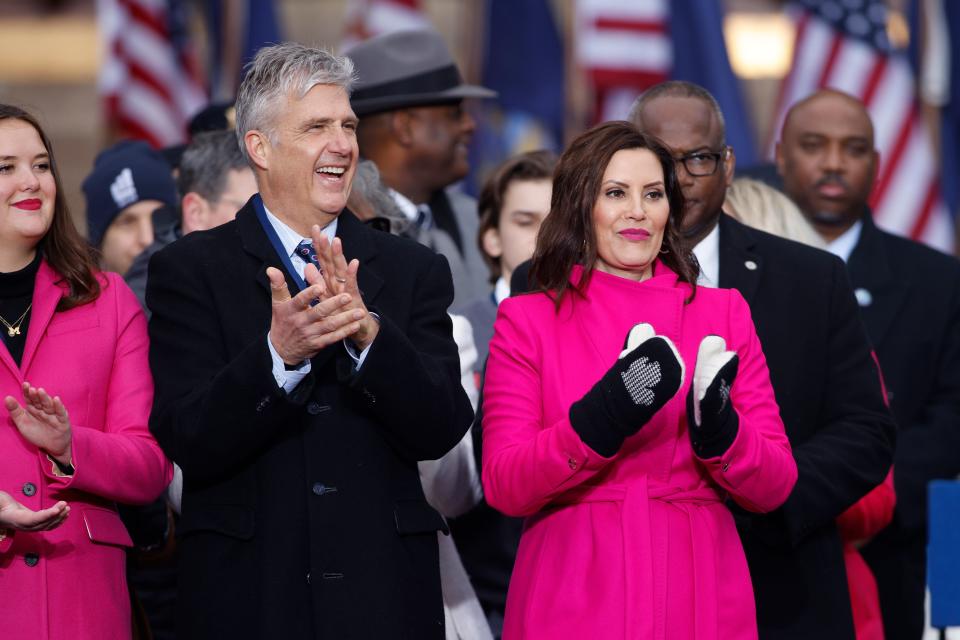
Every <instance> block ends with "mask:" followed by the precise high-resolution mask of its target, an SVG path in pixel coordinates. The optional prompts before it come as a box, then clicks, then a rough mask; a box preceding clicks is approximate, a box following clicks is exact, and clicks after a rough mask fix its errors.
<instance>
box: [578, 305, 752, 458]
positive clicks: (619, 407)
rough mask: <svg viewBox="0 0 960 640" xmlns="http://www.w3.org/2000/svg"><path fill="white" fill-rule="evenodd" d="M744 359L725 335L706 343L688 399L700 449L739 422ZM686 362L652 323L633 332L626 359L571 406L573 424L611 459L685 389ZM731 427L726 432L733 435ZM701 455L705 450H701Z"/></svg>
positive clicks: (709, 338) (624, 353) (692, 428)
mask: <svg viewBox="0 0 960 640" xmlns="http://www.w3.org/2000/svg"><path fill="white" fill-rule="evenodd" d="M738 367H739V358H738V356H737V354H736V353H735V352H733V351H727V348H726V341H725V340H724V339H723V338H721V337H719V336H713V335H711V336H706V337H704V338H703V340H702V341H701V343H700V348H699V350H698V352H697V362H696V367H695V369H694V374H693V383H692V384H691V385H690V392H689V394H688V396H687V422H688V425H689V427H690V435H691V439H692V440H694V443H693V444H694V449H700V447H699V446H698V445H699V444H700V442H701V441H702V440H704V439H709V438H710V437H712V436H714V435H715V434H717V433H719V432H721V431H724V429H725V427H728V421H729V420H731V414H732V415H733V417H732V419H733V420H735V419H736V415H735V414H733V413H732V409H731V403H730V388H731V386H732V385H733V381H734V379H735V378H736V375H737V369H738ZM683 379H684V363H683V359H682V358H681V357H680V353H679V351H678V350H677V348H676V347H675V346H674V344H673V342H672V341H671V340H670V339H669V338H668V337H666V336H660V335H657V334H656V332H655V331H654V329H653V327H652V326H651V325H649V324H647V323H641V324H638V325H636V326H634V327H633V328H632V329H631V330H630V332H629V333H628V334H627V337H626V340H625V342H624V348H623V351H622V352H621V353H620V357H619V358H618V359H617V361H616V362H615V363H614V364H613V366H612V367H610V369H609V370H608V371H607V373H606V374H604V376H603V377H602V378H601V379H600V380H599V381H598V382H597V383H596V384H595V385H594V386H593V388H591V389H590V390H589V391H588V392H587V393H586V394H585V395H584V396H583V397H582V398H581V399H580V400H578V401H576V402H575V403H573V405H572V406H571V407H570V422H571V424H572V425H573V427H574V429H575V430H576V431H577V432H578V433H579V434H580V436H581V437H582V438H583V439H584V441H585V442H586V443H587V444H588V445H589V446H590V447H591V448H593V449H594V451H596V452H597V453H599V454H601V455H603V456H605V457H609V456H612V455H613V454H614V453H616V452H617V451H618V450H619V449H620V446H621V445H622V444H623V441H624V440H625V439H626V438H628V437H630V436H632V435H633V434H635V433H637V432H638V431H639V430H640V429H641V428H642V427H643V426H644V425H645V424H646V423H647V422H649V421H650V419H651V418H653V416H654V415H655V414H656V413H657V411H659V410H660V409H661V408H662V407H663V406H664V405H665V404H666V403H667V401H669V400H670V398H672V397H673V396H674V395H676V393H677V391H679V390H680V387H681V386H682V384H683ZM730 428H735V426H733V427H729V428H727V429H726V430H727V431H729V429H730ZM698 453H699V451H698Z"/></svg>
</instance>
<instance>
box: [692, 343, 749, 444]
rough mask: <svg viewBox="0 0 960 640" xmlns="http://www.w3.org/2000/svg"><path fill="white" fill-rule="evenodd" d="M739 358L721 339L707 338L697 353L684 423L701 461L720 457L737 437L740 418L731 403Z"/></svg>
mask: <svg viewBox="0 0 960 640" xmlns="http://www.w3.org/2000/svg"><path fill="white" fill-rule="evenodd" d="M739 365H740V358H739V356H737V354H736V353H735V352H733V351H727V342H726V340H724V339H723V338H721V337H720V336H706V337H705V338H704V339H703V340H702V341H701V342H700V348H699V349H698V350H697V364H696V367H695V368H694V371H693V384H691V385H690V393H689V395H688V396H687V423H688V425H689V427H690V440H691V442H692V444H693V449H694V452H695V453H696V454H697V455H698V456H700V457H701V458H710V457H714V456H717V455H721V454H723V453H724V452H725V451H726V450H727V449H728V448H729V447H730V445H731V444H733V441H734V439H735V438H736V436H737V431H738V430H739V418H738V417H737V412H736V411H734V410H733V407H732V405H731V402H730V389H731V388H732V387H733V381H734V379H735V378H736V377H737V370H738V368H739Z"/></svg>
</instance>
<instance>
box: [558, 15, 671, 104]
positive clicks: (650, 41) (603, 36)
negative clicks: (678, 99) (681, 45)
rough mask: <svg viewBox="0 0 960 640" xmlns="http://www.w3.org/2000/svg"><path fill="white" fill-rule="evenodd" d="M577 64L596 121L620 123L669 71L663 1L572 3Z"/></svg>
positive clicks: (667, 17) (668, 50)
mask: <svg viewBox="0 0 960 640" xmlns="http://www.w3.org/2000/svg"><path fill="white" fill-rule="evenodd" d="M575 11H576V14H575V20H576V25H575V29H574V34H575V38H576V40H575V59H576V63H577V65H578V67H579V68H580V69H582V70H583V71H584V72H585V73H586V74H587V78H588V80H589V82H590V84H591V86H592V87H593V92H594V97H595V99H596V105H595V112H594V121H595V122H601V121H604V120H613V119H622V118H625V117H626V115H627V111H628V109H629V108H630V105H631V104H632V103H633V100H634V99H635V98H636V97H637V96H638V95H640V93H641V92H642V91H644V90H645V89H647V88H648V87H650V86H652V85H654V84H656V83H658V82H662V81H664V80H666V79H667V77H668V76H669V74H670V71H671V69H672V68H673V44H672V42H671V40H670V33H669V30H668V19H669V11H670V6H669V2H667V0H632V1H631V2H623V1H622V0H576V5H575Z"/></svg>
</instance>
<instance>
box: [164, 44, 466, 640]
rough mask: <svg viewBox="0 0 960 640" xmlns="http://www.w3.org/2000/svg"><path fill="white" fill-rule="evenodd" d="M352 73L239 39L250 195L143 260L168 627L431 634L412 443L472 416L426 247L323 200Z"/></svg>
mask: <svg viewBox="0 0 960 640" xmlns="http://www.w3.org/2000/svg"><path fill="white" fill-rule="evenodd" d="M352 76H353V68H352V64H351V63H350V61H349V60H348V59H346V58H342V57H337V56H334V55H332V54H330V53H327V52H325V51H321V50H318V49H312V48H308V47H304V46H302V45H299V44H295V43H284V44H280V45H275V46H272V47H265V48H263V49H261V50H260V51H259V52H258V53H257V55H256V57H255V58H254V61H253V62H252V63H251V66H250V68H249V70H248V72H247V75H246V77H245V79H244V81H243V83H242V84H241V87H240V93H239V97H238V99H237V136H238V138H239V139H240V140H241V142H242V144H243V146H242V149H243V151H244V153H245V155H246V156H247V159H248V160H249V162H250V164H251V166H252V167H253V170H254V173H255V175H256V179H257V186H258V188H259V193H258V194H256V195H254V196H253V197H252V198H251V199H250V201H248V202H247V204H246V205H245V206H244V207H243V208H242V209H241V210H240V211H239V213H238V214H237V217H236V220H234V221H233V222H228V223H227V224H224V225H221V226H218V227H215V228H213V229H210V230H208V231H197V232H194V233H191V234H189V235H186V236H184V237H183V238H182V239H180V240H178V241H176V242H174V243H173V244H171V245H170V246H168V247H166V248H165V249H163V250H161V251H159V252H158V253H156V254H155V255H154V256H153V258H152V259H151V260H150V268H149V277H148V281H147V296H146V297H147V304H148V305H149V307H150V308H151V310H152V311H153V315H152V317H151V321H150V338H151V345H150V362H151V366H152V369H153V373H154V378H155V381H156V398H155V405H154V410H153V413H152V415H151V429H152V431H153V432H154V433H155V434H156V436H157V439H158V441H159V442H160V443H161V446H162V447H163V448H164V450H165V452H166V453H167V454H168V455H169V456H170V458H171V459H173V460H175V461H176V462H177V464H179V466H180V467H181V468H182V470H183V502H182V515H181V520H180V526H179V530H178V533H179V535H180V536H181V538H180V545H179V546H180V581H179V587H180V595H179V599H178V606H179V615H178V637H179V638H186V639H189V638H197V639H201V638H202V639H207V638H231V637H232V638H298V639H301V638H316V639H338V640H339V639H340V638H411V639H412V638H416V639H421V638H425V639H430V638H432V639H435V640H440V639H441V638H442V637H443V633H444V613H443V605H442V600H441V590H440V575H439V569H438V557H437V531H438V530H445V529H446V525H445V523H444V521H443V519H442V518H441V517H440V515H439V514H438V513H437V512H436V511H434V510H433V508H431V507H430V506H429V505H428V504H427V502H426V501H425V499H424V495H423V489H422V486H421V483H420V477H419V475H418V472H417V461H419V460H428V459H435V458H439V457H440V456H442V455H444V454H445V453H446V452H447V451H449V450H450V449H451V448H453V446H454V445H456V444H457V443H458V442H459V441H460V439H461V438H462V437H463V435H464V434H465V433H466V430H467V428H468V427H469V425H470V421H471V419H472V412H471V409H470V403H469V401H468V399H467V396H466V394H465V393H464V391H463V389H462V388H461V387H460V384H459V373H460V369H459V362H458V357H457V347H456V344H455V343H454V341H453V337H452V333H451V322H450V319H449V316H448V315H447V312H446V310H447V307H448V306H449V305H450V303H451V301H452V300H453V285H452V282H451V276H450V270H449V267H448V266H447V262H446V260H445V259H444V258H443V257H442V256H439V255H436V254H434V253H433V252H431V251H430V250H429V249H426V248H424V247H421V246H419V245H417V244H416V243H413V242H411V241H409V240H406V239H402V238H397V237H394V236H391V235H389V234H386V233H382V232H379V231H375V230H373V229H370V228H369V227H367V226H366V225H364V224H363V223H362V222H361V221H359V220H358V219H357V218H355V217H354V216H353V215H352V214H351V213H350V212H349V210H347V209H345V205H346V200H347V196H348V194H349V193H350V187H351V182H352V179H353V175H354V172H355V170H356V164H357V143H356V125H357V119H356V116H355V115H354V113H353V111H352V110H351V108H350V102H349V99H350V94H349V91H350V86H351V79H352ZM341 214H344V215H341Z"/></svg>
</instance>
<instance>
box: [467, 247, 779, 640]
mask: <svg viewBox="0 0 960 640" xmlns="http://www.w3.org/2000/svg"><path fill="white" fill-rule="evenodd" d="M580 273H581V269H580V268H579V267H577V268H575V270H574V274H573V276H572V281H574V282H577V281H579V277H580ZM689 293H690V288H689V287H688V286H686V285H681V284H677V281H676V276H675V274H673V273H672V272H671V271H669V269H667V268H666V267H664V266H663V265H660V264H657V265H656V271H655V275H654V277H652V278H650V279H648V280H646V281H644V282H635V281H632V280H626V279H623V278H620V277H617V276H614V275H610V274H607V273H602V272H594V273H593V276H592V279H591V282H590V284H589V287H588V289H587V291H586V297H585V298H580V297H579V296H578V295H577V294H576V293H575V292H572V291H571V292H568V293H567V295H566V297H565V298H564V301H563V304H562V305H561V307H560V310H559V312H557V311H555V308H554V303H553V301H552V300H550V299H549V298H548V297H547V296H546V295H545V294H542V293H537V294H531V295H526V296H520V297H517V298H511V299H509V300H505V301H504V302H503V303H502V304H501V305H500V309H499V313H498V317H497V321H496V325H495V329H494V337H493V340H492V342H491V343H490V358H489V360H488V363H487V372H486V381H485V389H484V396H483V409H484V418H483V474H482V475H483V488H484V491H485V493H486V499H487V501H488V502H489V503H490V504H491V505H492V506H493V507H495V508H496V509H499V510H500V511H503V512H504V513H506V514H508V515H513V516H526V517H527V519H526V523H525V526H524V532H523V536H522V537H521V540H520V549H519V552H518V555H517V560H516V565H515V567H514V570H513V576H512V579H511V582H510V589H509V593H508V596H507V609H506V620H505V625H504V636H503V637H504V639H505V640H518V639H521V638H530V639H534V638H536V639H539V638H551V639H557V638H560V639H562V638H598V639H617V640H619V639H628V638H629V639H631V640H634V639H643V640H647V639H657V640H666V639H669V640H687V639H693V638H696V640H720V639H723V640H740V639H744V640H747V639H754V638H756V637H757V630H756V613H755V609H754V598H753V589H752V586H751V583H750V574H749V572H748V570H747V564H746V561H745V559H744V555H743V549H742V547H741V545H740V539H739V537H738V535H737V530H736V527H735V526H734V521H733V517H732V515H731V513H730V511H729V510H728V508H727V506H726V505H725V504H724V502H725V500H726V499H727V498H728V497H729V498H730V499H732V500H734V501H735V502H737V503H738V504H739V505H741V506H743V507H744V508H746V509H749V510H751V511H760V512H763V511H770V510H773V509H776V508H777V507H778V506H780V505H781V504H782V503H783V502H784V501H785V500H786V499H787V496H788V495H789V493H790V491H791V489H792V488H793V485H794V483H795V482H796V479H797V467H796V464H795V463H794V461H793V457H792V455H791V451H790V445H789V443H788V442H787V438H786V436H785V435H784V430H783V423H782V422H781V420H780V415H779V409H778V407H777V403H776V401H775V400H774V395H773V389H772V388H771V386H770V378H769V374H768V372H767V366H766V362H765V360H764V357H763V353H762V352H761V350H760V343H759V341H758V339H757V335H756V332H755V331H754V327H753V322H752V320H751V318H750V311H749V309H748V307H747V304H746V302H745V301H744V300H743V298H742V297H741V296H740V294H739V293H737V292H736V291H734V290H726V289H712V288H706V287H700V288H698V290H697V295H696V298H695V299H694V301H693V302H692V303H690V304H685V302H684V301H685V299H686V298H687V297H688V296H689ZM638 322H649V323H650V324H652V325H653V327H654V328H655V329H656V331H657V333H658V334H661V335H666V336H668V337H669V338H670V339H671V340H673V342H674V343H675V344H676V345H677V348H678V350H679V351H680V354H681V356H682V358H683V360H684V365H685V373H684V381H683V385H682V387H681V388H680V391H679V392H678V393H677V395H676V396H675V397H674V398H673V399H672V400H670V401H669V402H668V403H667V404H666V406H664V408H663V409H661V410H660V411H659V412H658V413H657V414H656V415H655V416H654V418H653V419H652V420H651V421H650V422H649V423H648V424H646V425H645V426H644V427H643V428H642V429H641V430H640V431H639V433H637V434H636V435H635V436H633V437H631V438H629V439H628V440H627V441H626V442H625V443H624V445H623V447H622V448H621V450H620V451H619V452H618V453H617V454H616V455H614V456H613V457H612V458H603V457H601V456H600V455H598V454H597V453H595V452H594V451H592V450H591V449H590V448H588V447H587V446H586V445H585V444H584V443H583V442H582V441H581V440H580V438H579V436H578V435H577V433H576V432H575V431H574V430H573V429H572V428H571V426H570V421H569V419H568V412H569V409H570V405H571V404H572V403H573V402H574V401H576V400H578V399H579V398H580V397H582V396H583V394H584V393H586V392H587V391H588V390H589V389H590V388H591V387H592V386H593V385H594V383H596V382H597V380H599V379H600V377H601V376H602V375H603V374H604V373H605V372H606V371H607V370H608V368H609V367H610V366H611V365H612V364H613V362H614V361H615V360H616V358H617V357H618V355H619V353H620V351H621V350H622V348H623V343H624V338H625V337H626V335H627V332H628V331H629V330H630V328H631V327H632V326H633V325H635V324H636V323H638ZM709 334H716V335H720V336H723V337H724V338H725V339H726V340H727V348H728V349H731V350H734V351H736V352H737V353H738V354H739V356H740V371H739V374H738V376H737V378H736V380H735V382H734V384H733V388H732V392H731V397H732V401H733V406H734V408H735V409H736V411H737V413H738V415H739V418H740V430H739V433H738V435H737V438H736V440H735V441H734V443H733V445H732V446H731V447H730V449H729V450H728V451H727V452H726V453H724V454H723V455H722V456H720V457H717V458H711V459H707V460H702V459H699V458H697V456H696V455H695V454H694V453H693V449H692V447H691V445H690V440H689V436H688V434H687V418H686V415H685V414H686V396H687V391H688V389H689V387H690V381H691V378H692V376H693V370H694V366H695V364H696V354H697V349H698V347H699V345H700V340H701V339H702V338H703V337H704V336H706V335H709Z"/></svg>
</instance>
